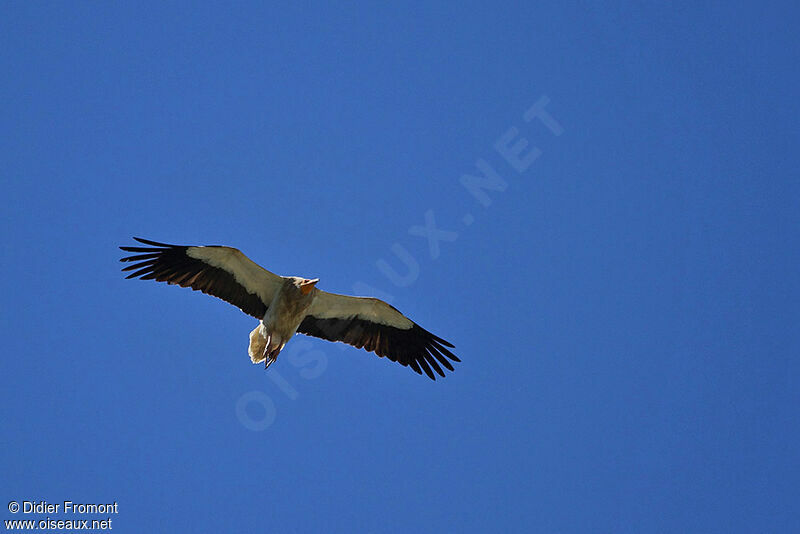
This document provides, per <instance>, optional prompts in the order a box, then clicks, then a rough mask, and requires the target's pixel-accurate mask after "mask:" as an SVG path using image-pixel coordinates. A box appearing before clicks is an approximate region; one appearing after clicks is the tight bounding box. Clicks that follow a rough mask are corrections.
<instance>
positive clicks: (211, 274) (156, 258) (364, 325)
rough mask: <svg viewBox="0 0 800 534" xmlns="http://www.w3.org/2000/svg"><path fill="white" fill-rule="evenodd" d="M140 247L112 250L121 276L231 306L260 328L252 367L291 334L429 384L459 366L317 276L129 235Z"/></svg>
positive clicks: (376, 306)
mask: <svg viewBox="0 0 800 534" xmlns="http://www.w3.org/2000/svg"><path fill="white" fill-rule="evenodd" d="M134 239H135V240H136V241H138V242H139V243H141V244H143V245H147V246H146V247H119V248H120V249H122V250H123V251H125V252H133V253H134V255H132V256H127V257H124V258H122V259H120V261H122V262H132V264H131V265H128V266H126V267H124V268H123V269H122V270H123V271H134V272H133V273H131V274H129V275H128V276H127V277H126V278H141V279H142V280H156V281H158V282H167V283H168V284H176V285H179V286H181V287H191V288H192V289H193V290H195V291H202V292H203V293H206V294H207V295H212V296H214V297H217V298H220V299H222V300H224V301H226V302H229V303H231V304H233V305H234V306H236V307H238V308H239V309H241V310H242V311H243V312H245V313H246V314H248V315H252V316H253V317H255V318H256V319H259V320H260V322H259V324H258V326H256V327H255V328H254V329H253V331H252V332H250V346H249V347H248V353H249V355H250V360H251V361H252V362H253V363H261V362H264V368H265V369H266V368H268V367H269V366H270V365H271V364H272V363H274V362H275V360H276V359H277V357H278V354H279V353H280V351H281V350H282V349H283V347H284V346H285V345H286V343H287V342H288V341H289V340H290V339H291V338H292V336H293V335H294V334H295V333H298V332H299V333H301V334H306V335H308V336H314V337H319V338H322V339H326V340H328V341H341V342H344V343H347V344H349V345H353V346H354V347H357V348H363V349H365V350H367V351H370V352H374V353H375V354H377V355H378V356H380V357H384V356H385V357H387V358H389V359H390V360H392V361H394V362H398V363H399V364H401V365H403V366H407V367H410V368H411V369H413V370H414V371H416V372H417V373H418V374H420V375H421V374H422V371H425V374H426V375H428V376H429V377H430V378H431V379H432V380H436V377H435V375H434V371H435V372H436V373H438V374H439V375H440V376H445V375H444V371H443V370H442V368H445V369H448V370H450V371H453V365H452V364H451V363H450V361H449V360H452V361H455V362H460V361H461V360H459V359H458V358H457V357H456V356H455V355H454V354H453V353H452V352H450V350H449V349H448V347H449V348H454V347H453V345H452V344H450V343H449V342H447V341H445V340H444V339H442V338H440V337H438V336H435V335H433V334H431V333H430V332H428V331H427V330H425V329H424V328H422V327H421V326H419V325H418V324H416V323H415V322H413V321H412V320H411V319H409V318H408V317H406V316H405V315H403V314H402V313H400V312H399V311H398V310H397V309H396V308H394V307H393V306H391V305H389V304H387V303H386V302H384V301H382V300H379V299H376V298H370V297H351V296H347V295H337V294H335V293H328V292H326V291H322V290H321V289H318V288H317V287H316V284H317V282H319V278H314V279H308V278H301V277H297V276H279V275H277V274H273V273H271V272H269V271H268V270H266V269H264V268H263V267H261V266H259V265H258V264H256V263H255V262H253V261H252V260H250V258H248V257H247V256H245V255H244V254H242V252H241V251H240V250H238V249H235V248H231V247H224V246H220V245H209V246H181V245H168V244H165V243H157V242H155V241H149V240H147V239H141V238H138V237H134Z"/></svg>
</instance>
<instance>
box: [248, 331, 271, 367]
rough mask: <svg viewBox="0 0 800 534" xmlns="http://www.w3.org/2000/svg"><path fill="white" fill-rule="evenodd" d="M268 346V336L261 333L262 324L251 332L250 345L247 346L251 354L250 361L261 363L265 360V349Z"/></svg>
mask: <svg viewBox="0 0 800 534" xmlns="http://www.w3.org/2000/svg"><path fill="white" fill-rule="evenodd" d="M266 348H267V338H265V337H264V335H263V334H262V333H261V324H260V323H259V325H258V326H257V327H255V328H254V329H253V331H252V332H250V346H249V347H248V348H247V353H248V354H249V355H250V361H251V362H253V363H261V362H263V361H264V359H265V357H264V349H266Z"/></svg>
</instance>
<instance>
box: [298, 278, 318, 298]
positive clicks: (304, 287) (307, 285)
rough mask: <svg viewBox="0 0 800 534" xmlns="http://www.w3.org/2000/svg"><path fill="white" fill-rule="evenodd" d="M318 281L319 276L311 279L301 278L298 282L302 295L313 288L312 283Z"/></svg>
mask: <svg viewBox="0 0 800 534" xmlns="http://www.w3.org/2000/svg"><path fill="white" fill-rule="evenodd" d="M317 282H319V278H314V279H313V280H303V282H302V283H301V284H300V292H301V293H302V294H303V295H308V294H309V293H311V290H312V289H314V285H315V284H316V283H317Z"/></svg>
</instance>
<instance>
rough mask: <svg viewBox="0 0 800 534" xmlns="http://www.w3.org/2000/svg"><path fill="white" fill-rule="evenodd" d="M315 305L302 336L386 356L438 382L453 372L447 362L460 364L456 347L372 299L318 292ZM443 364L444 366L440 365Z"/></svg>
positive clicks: (302, 324)
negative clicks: (447, 370)
mask: <svg viewBox="0 0 800 534" xmlns="http://www.w3.org/2000/svg"><path fill="white" fill-rule="evenodd" d="M316 291H317V293H316V295H317V296H316V297H315V298H314V303H313V304H312V305H311V308H310V309H309V310H308V315H307V316H306V318H305V319H304V320H303V322H302V323H300V327H299V328H298V329H297V331H298V332H300V333H301V334H306V335H308V336H314V337H319V338H322V339H327V340H328V341H341V342H343V343H347V344H348V345H353V346H354V347H358V348H363V349H364V350H368V351H370V352H374V353H375V354H377V355H378V356H380V357H384V356H385V357H387V358H389V359H390V360H392V361H395V362H398V363H399V364H401V365H403V366H408V367H411V369H413V370H414V371H416V372H417V373H419V374H422V371H425V374H427V375H428V376H429V377H430V378H431V379H432V380H436V378H435V376H434V374H433V371H436V373H438V374H439V375H440V376H444V371H443V370H442V367H444V368H445V369H449V370H450V371H452V370H453V365H452V364H451V363H450V361H448V360H452V361H454V362H460V361H461V360H459V359H458V358H457V357H456V356H455V355H454V354H453V353H452V352H451V351H450V350H449V349H448V347H450V348H453V345H452V344H450V343H449V342H447V341H445V340H444V339H442V338H440V337H439V336H436V335H434V334H431V333H430V332H428V331H427V330H425V329H424V328H422V327H421V326H419V325H418V324H416V323H415V322H414V321H412V320H411V319H409V318H408V317H406V316H405V315H403V314H402V313H400V312H399V311H398V310H397V309H396V308H395V307H394V306H392V305H390V304H388V303H386V302H384V301H382V300H379V299H376V298H369V297H350V296H347V295H337V294H335V293H328V292H326V291H322V290H319V289H318V290H316ZM440 364H441V365H440Z"/></svg>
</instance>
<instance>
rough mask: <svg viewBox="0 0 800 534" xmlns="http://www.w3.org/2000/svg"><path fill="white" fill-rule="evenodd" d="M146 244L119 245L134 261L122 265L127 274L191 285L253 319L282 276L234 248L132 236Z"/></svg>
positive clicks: (263, 308) (127, 259)
mask: <svg viewBox="0 0 800 534" xmlns="http://www.w3.org/2000/svg"><path fill="white" fill-rule="evenodd" d="M134 239H135V240H136V241H138V242H139V243H143V244H145V245H149V246H147V247H119V248H121V249H122V250H124V251H125V252H135V253H136V254H134V255H133V256H127V257H125V258H122V259H121V260H120V261H122V262H135V263H134V264H132V265H129V266H127V267H125V268H124V269H122V270H123V271H135V272H133V273H132V274H130V275H128V276H127V278H137V277H138V278H141V279H142V280H156V281H157V282H167V283H168V284H177V285H179V286H181V287H191V288H192V289H194V290H196V291H202V292H203V293H206V294H208V295H212V296H214V297H217V298H220V299H222V300H224V301H226V302H229V303H231V304H233V305H234V306H237V307H238V308H239V309H241V310H242V311H243V312H245V313H247V314H249V315H252V316H253V317H255V318H257V319H261V318H263V317H264V314H265V313H266V312H267V307H268V306H269V303H270V302H272V297H273V296H274V295H275V293H276V292H277V291H278V290H279V289H280V287H281V284H282V283H283V278H282V277H280V276H278V275H276V274H273V273H271V272H269V271H268V270H266V269H264V268H263V267H261V266H259V265H258V264H256V263H254V262H253V261H252V260H250V258H248V257H247V256H245V255H244V254H242V252H241V251H240V250H238V249H235V248H231V247H222V246H217V245H212V246H206V247H192V246H180V245H167V244H165V243H157V242H155V241H148V240H147V239H140V238H138V237H134Z"/></svg>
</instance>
